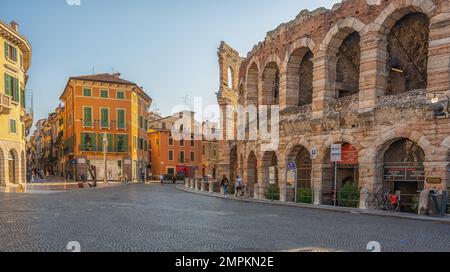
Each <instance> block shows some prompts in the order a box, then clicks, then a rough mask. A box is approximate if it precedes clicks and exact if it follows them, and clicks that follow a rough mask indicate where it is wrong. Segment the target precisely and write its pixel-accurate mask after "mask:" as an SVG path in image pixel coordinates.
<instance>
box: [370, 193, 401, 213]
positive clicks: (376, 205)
mask: <svg viewBox="0 0 450 272" xmlns="http://www.w3.org/2000/svg"><path fill="white" fill-rule="evenodd" d="M366 207H368V208H373V209H375V210H384V211H390V212H398V211H400V197H399V196H398V195H397V194H393V193H391V191H386V190H383V189H380V190H378V191H377V192H376V193H375V194H373V195H369V196H368V197H367V200H366Z"/></svg>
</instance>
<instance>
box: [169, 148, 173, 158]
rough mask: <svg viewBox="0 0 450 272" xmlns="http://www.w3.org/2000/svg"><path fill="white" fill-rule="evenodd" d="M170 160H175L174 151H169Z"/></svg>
mask: <svg viewBox="0 0 450 272" xmlns="http://www.w3.org/2000/svg"><path fill="white" fill-rule="evenodd" d="M169 161H173V151H172V150H171V151H169Z"/></svg>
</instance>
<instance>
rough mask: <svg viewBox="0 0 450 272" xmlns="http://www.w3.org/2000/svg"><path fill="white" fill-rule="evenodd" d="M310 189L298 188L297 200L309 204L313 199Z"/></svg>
mask: <svg viewBox="0 0 450 272" xmlns="http://www.w3.org/2000/svg"><path fill="white" fill-rule="evenodd" d="M312 198H313V192H312V189H298V192H297V202H298V203H306V204H311V203H312V202H313V201H312V200H313V199H312Z"/></svg>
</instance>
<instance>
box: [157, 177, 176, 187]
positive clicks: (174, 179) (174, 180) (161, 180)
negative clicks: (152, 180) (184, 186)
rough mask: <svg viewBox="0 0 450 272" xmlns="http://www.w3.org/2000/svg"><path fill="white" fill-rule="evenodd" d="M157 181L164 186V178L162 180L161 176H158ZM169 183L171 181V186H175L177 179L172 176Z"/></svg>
mask: <svg viewBox="0 0 450 272" xmlns="http://www.w3.org/2000/svg"><path fill="white" fill-rule="evenodd" d="M159 181H160V182H161V185H163V184H164V181H165V178H164V176H163V175H160V176H159ZM171 181H172V183H173V184H176V183H177V177H176V176H175V175H174V176H172V179H171Z"/></svg>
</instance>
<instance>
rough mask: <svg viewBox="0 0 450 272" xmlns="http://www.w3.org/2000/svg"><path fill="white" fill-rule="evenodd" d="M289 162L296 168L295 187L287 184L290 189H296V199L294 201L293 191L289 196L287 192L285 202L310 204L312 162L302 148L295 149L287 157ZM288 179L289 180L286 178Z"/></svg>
mask: <svg viewBox="0 0 450 272" xmlns="http://www.w3.org/2000/svg"><path fill="white" fill-rule="evenodd" d="M288 160H289V162H295V164H296V166H297V180H296V182H297V185H296V186H295V184H293V185H292V184H289V186H290V187H293V188H294V190H295V187H297V199H295V191H294V192H293V194H289V193H288V191H291V190H287V200H288V201H294V202H301V203H312V202H313V199H312V197H313V192H312V180H311V173H312V160H311V155H310V153H309V151H308V149H306V148H305V147H303V146H297V147H295V148H294V149H293V150H292V152H291V153H290V155H289V157H288ZM288 179H289V178H288Z"/></svg>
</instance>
